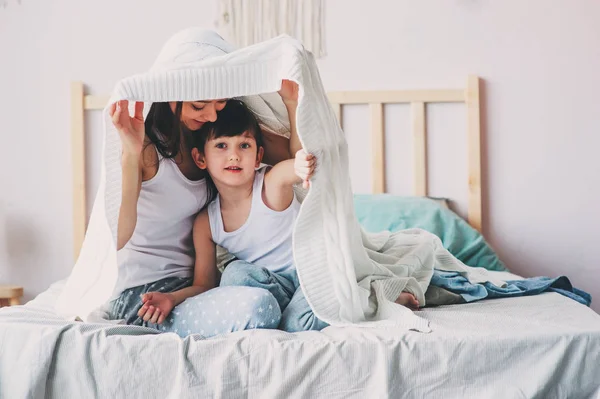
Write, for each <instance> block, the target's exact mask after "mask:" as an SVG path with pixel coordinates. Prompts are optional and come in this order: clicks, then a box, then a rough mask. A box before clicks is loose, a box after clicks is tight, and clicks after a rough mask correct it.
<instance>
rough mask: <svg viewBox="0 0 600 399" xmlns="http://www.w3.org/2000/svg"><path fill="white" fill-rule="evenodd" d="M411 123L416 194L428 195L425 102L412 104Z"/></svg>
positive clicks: (420, 195)
mask: <svg viewBox="0 0 600 399" xmlns="http://www.w3.org/2000/svg"><path fill="white" fill-rule="evenodd" d="M410 113H411V119H412V121H411V123H412V132H413V143H414V144H413V148H414V150H413V156H414V172H413V175H414V183H413V185H414V189H413V190H414V194H415V195H416V196H419V197H426V196H427V133H426V122H425V103H424V102H413V103H411V104H410Z"/></svg>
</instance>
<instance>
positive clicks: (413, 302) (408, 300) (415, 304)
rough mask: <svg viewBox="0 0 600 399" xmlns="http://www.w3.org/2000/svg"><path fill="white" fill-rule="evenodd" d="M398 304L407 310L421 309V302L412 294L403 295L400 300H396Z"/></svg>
mask: <svg viewBox="0 0 600 399" xmlns="http://www.w3.org/2000/svg"><path fill="white" fill-rule="evenodd" d="M396 303H397V304H400V305H403V306H406V307H407V308H409V309H412V310H418V309H419V301H418V300H417V298H415V296H414V295H413V294H411V293H410V292H403V293H401V294H400V296H399V297H398V299H396Z"/></svg>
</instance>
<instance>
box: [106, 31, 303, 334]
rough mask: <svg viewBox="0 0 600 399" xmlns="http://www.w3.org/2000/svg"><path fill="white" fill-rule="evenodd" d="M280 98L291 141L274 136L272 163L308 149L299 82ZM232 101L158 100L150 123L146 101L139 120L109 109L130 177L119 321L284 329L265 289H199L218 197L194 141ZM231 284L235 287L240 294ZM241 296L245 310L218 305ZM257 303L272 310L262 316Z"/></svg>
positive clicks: (269, 138)
mask: <svg viewBox="0 0 600 399" xmlns="http://www.w3.org/2000/svg"><path fill="white" fill-rule="evenodd" d="M198 34H199V37H198V40H199V42H201V41H202V40H205V38H204V37H203V35H205V34H206V32H203V31H198ZM211 34H212V33H211ZM219 39H220V38H219ZM210 40H214V37H213V38H211V39H210ZM221 40H222V39H221ZM188 41H189V38H188ZM184 44H188V43H184ZM196 51H197V49H196ZM209 53H210V52H209ZM174 56H177V57H181V56H182V54H181V53H178V54H175V55H174ZM209 56H210V55H209ZM279 94H280V96H281V97H282V99H283V101H284V103H285V104H286V108H287V110H288V114H289V117H290V124H291V126H292V129H291V130H292V133H291V137H290V140H289V142H287V139H285V138H282V137H280V136H277V135H275V134H269V133H266V134H265V143H264V147H265V162H266V163H271V164H274V163H277V162H279V161H281V160H283V159H287V158H290V157H291V155H290V154H295V153H296V151H298V150H299V149H300V148H301V145H300V142H299V140H298V137H297V135H296V132H295V123H293V122H294V121H295V113H296V106H297V100H298V88H297V85H296V84H294V83H292V82H289V81H284V82H283V84H282V88H281V90H280V91H279ZM226 102H227V99H211V100H203V101H190V102H170V103H153V104H152V106H151V107H150V110H149V113H148V115H147V118H146V120H144V117H143V106H144V104H143V103H141V102H137V103H136V104H135V111H134V115H133V116H131V115H130V113H129V110H128V103H127V101H120V102H118V103H116V104H114V105H113V106H112V108H111V109H110V115H111V117H112V121H113V124H114V125H115V127H116V128H117V130H118V132H119V136H120V139H121V143H122V157H121V162H122V178H123V179H122V201H121V208H120V213H119V224H118V234H117V241H118V242H117V244H118V245H117V249H118V253H117V261H118V268H119V269H118V270H119V274H118V278H117V284H116V287H115V291H114V294H113V300H112V302H111V317H112V318H113V319H125V321H126V322H127V323H128V324H136V325H147V326H150V327H155V328H158V329H160V330H161V331H173V332H176V333H177V334H179V335H180V336H182V337H183V336H186V335H188V334H191V333H199V334H202V335H203V336H205V337H206V336H212V335H216V334H220V333H223V332H228V331H236V330H241V329H245V328H260V327H262V328H276V327H277V325H278V324H279V319H280V316H281V313H280V311H279V307H278V306H276V305H277V301H276V300H275V298H274V297H273V296H272V295H271V294H270V293H269V292H268V291H266V290H263V289H259V288H252V287H223V288H218V289H213V290H211V289H212V288H213V287H204V286H200V285H194V278H193V277H194V276H193V270H194V269H193V265H194V248H193V242H192V225H193V221H194V217H195V216H196V214H197V213H198V212H199V211H200V210H201V209H202V208H203V207H204V205H205V204H206V201H207V199H208V194H209V193H208V192H207V185H206V182H205V176H206V175H205V173H206V172H205V171H203V170H201V169H199V168H198V167H197V166H196V165H195V163H194V161H193V159H192V157H191V146H190V141H191V140H190V138H191V136H192V135H193V134H195V132H197V131H198V130H199V129H200V128H201V126H202V125H203V124H204V123H205V122H213V121H215V120H216V119H217V118H218V113H219V111H220V110H222V109H223V107H224V106H225V104H226ZM209 290H210V291H209ZM232 290H236V291H235V294H233V293H232V292H231V291H232ZM207 291H209V292H207ZM157 293H158V294H157ZM161 293H168V294H169V298H170V299H171V300H173V302H174V306H175V308H174V309H173V312H171V315H170V316H169V317H168V318H167V319H165V320H162V319H161V318H160V312H159V311H158V309H157V308H155V307H154V306H153V305H152V297H153V295H161ZM232 296H233V297H235V298H236V299H235V300H236V306H228V307H227V306H225V307H224V308H219V304H220V302H219V300H222V302H224V303H225V302H226V298H228V300H231V297H232ZM240 304H243V306H240ZM255 309H269V312H261V313H260V314H258V313H256V312H254V310H255ZM159 319H160V320H159ZM159 321H160V322H161V323H159ZM213 327H214V328H213Z"/></svg>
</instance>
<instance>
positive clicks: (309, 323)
mask: <svg viewBox="0 0 600 399" xmlns="http://www.w3.org/2000/svg"><path fill="white" fill-rule="evenodd" d="M288 309H289V308H288ZM288 309H286V311H285V312H283V314H282V315H281V322H280V323H279V329H280V330H283V331H287V332H300V331H311V330H314V331H321V330H322V329H324V328H325V327H327V326H329V324H327V323H325V322H324V321H322V320H321V319H319V318H318V317H317V316H315V314H314V313H313V312H312V311H306V312H293V311H291V312H290V311H288ZM290 310H291V309H290Z"/></svg>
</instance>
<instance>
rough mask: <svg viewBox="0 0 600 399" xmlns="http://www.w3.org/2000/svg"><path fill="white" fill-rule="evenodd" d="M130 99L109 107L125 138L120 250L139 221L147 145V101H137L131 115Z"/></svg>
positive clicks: (123, 139)
mask: <svg viewBox="0 0 600 399" xmlns="http://www.w3.org/2000/svg"><path fill="white" fill-rule="evenodd" d="M128 104H129V103H128V102H127V101H119V102H117V103H115V104H113V105H112V106H111V107H110V109H109V114H110V116H111V118H112V122H113V124H114V125H115V127H116V128H117V131H118V132H119V137H120V139H121V145H122V148H123V149H122V153H121V167H122V173H123V174H122V177H123V181H122V187H121V189H122V197H121V208H120V210H119V225H118V227H117V250H119V249H121V248H123V247H124V246H125V244H127V242H128V241H129V239H130V238H131V236H132V235H133V231H134V230H135V225H136V223H137V202H138V198H139V196H140V190H141V187H142V158H143V155H142V152H143V148H144V138H145V136H146V133H145V130H144V116H143V111H144V103H142V102H136V103H135V114H134V116H133V117H131V116H129V106H128Z"/></svg>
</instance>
